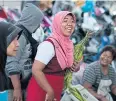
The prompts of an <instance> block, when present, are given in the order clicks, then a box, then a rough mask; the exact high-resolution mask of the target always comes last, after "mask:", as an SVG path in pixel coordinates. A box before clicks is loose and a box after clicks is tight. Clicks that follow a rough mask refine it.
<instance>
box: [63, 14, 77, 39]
mask: <svg viewBox="0 0 116 101" xmlns="http://www.w3.org/2000/svg"><path fill="white" fill-rule="evenodd" d="M74 29H75V20H74V17H73V16H72V15H71V14H68V15H66V17H65V18H64V19H63V21H62V24H61V30H62V32H63V34H64V36H66V37H69V36H71V34H72V33H73V31H74Z"/></svg>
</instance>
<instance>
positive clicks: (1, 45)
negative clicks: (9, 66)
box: [0, 31, 7, 72]
mask: <svg viewBox="0 0 116 101" xmlns="http://www.w3.org/2000/svg"><path fill="white" fill-rule="evenodd" d="M0 33H1V34H0V71H1V72H4V68H5V64H6V58H7V36H6V35H5V33H3V32H2V31H0Z"/></svg>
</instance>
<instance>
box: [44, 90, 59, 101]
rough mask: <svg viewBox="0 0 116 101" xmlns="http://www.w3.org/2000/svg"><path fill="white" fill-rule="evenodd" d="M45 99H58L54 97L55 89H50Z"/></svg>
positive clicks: (50, 100)
mask: <svg viewBox="0 0 116 101" xmlns="http://www.w3.org/2000/svg"><path fill="white" fill-rule="evenodd" d="M45 101H57V100H56V99H55V98H54V92H53V91H50V92H48V93H47V94H46V98H45Z"/></svg>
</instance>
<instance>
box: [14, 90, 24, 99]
mask: <svg viewBox="0 0 116 101" xmlns="http://www.w3.org/2000/svg"><path fill="white" fill-rule="evenodd" d="M13 101H23V100H22V92H21V89H14V91H13Z"/></svg>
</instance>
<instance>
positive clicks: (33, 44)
mask: <svg viewBox="0 0 116 101" xmlns="http://www.w3.org/2000/svg"><path fill="white" fill-rule="evenodd" d="M17 26H18V27H20V28H21V29H23V33H24V35H25V36H26V38H27V39H28V40H29V42H30V44H31V47H32V55H31V58H32V60H34V59H35V56H36V53H37V47H38V45H39V42H37V41H36V40H35V39H34V38H33V37H32V33H30V32H29V31H28V30H27V29H26V28H25V27H24V26H23V25H17Z"/></svg>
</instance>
